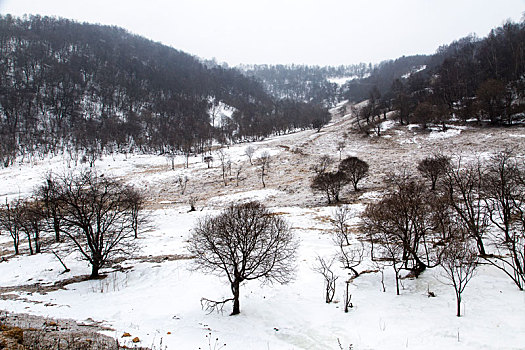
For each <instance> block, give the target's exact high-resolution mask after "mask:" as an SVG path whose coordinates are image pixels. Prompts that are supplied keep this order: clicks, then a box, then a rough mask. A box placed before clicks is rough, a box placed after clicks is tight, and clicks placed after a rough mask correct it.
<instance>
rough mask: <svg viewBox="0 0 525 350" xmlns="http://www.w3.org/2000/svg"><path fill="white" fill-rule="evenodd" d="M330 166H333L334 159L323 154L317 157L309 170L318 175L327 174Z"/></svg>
mask: <svg viewBox="0 0 525 350" xmlns="http://www.w3.org/2000/svg"><path fill="white" fill-rule="evenodd" d="M332 164H334V159H333V158H332V157H330V156H329V155H326V154H325V155H322V156H321V157H319V159H318V161H317V162H316V163H315V164H314V165H313V166H312V167H311V169H312V170H313V171H314V172H315V173H316V174H317V175H319V174H322V173H326V172H328V171H329V170H330V167H331V166H332Z"/></svg>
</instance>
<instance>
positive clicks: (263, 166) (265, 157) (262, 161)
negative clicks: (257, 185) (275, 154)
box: [255, 151, 272, 188]
mask: <svg viewBox="0 0 525 350" xmlns="http://www.w3.org/2000/svg"><path fill="white" fill-rule="evenodd" d="M271 161H272V157H271V156H270V153H269V152H268V151H264V152H263V153H262V154H261V155H260V156H259V158H257V160H256V161H255V162H256V164H257V166H258V167H259V171H260V174H261V182H262V185H263V188H264V187H266V183H265V182H264V178H265V177H266V176H268V171H269V170H270V164H271Z"/></svg>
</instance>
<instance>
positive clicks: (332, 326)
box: [0, 115, 525, 350]
mask: <svg viewBox="0 0 525 350" xmlns="http://www.w3.org/2000/svg"><path fill="white" fill-rule="evenodd" d="M352 122H353V121H352V120H351V119H350V116H349V115H347V116H345V117H338V118H334V120H333V121H332V123H331V124H330V125H328V126H327V127H325V128H324V129H322V130H321V132H318V133H317V132H315V131H311V130H309V131H303V132H298V133H295V134H290V135H286V136H281V137H275V138H272V139H269V140H265V141H262V142H258V143H252V144H237V145H232V146H230V147H228V148H225V149H223V151H224V153H225V154H226V155H227V158H229V160H230V161H231V167H232V173H231V175H230V174H228V176H227V185H226V186H225V185H224V183H223V179H222V172H221V165H220V162H219V159H218V157H217V154H215V153H214V154H212V155H213V157H214V161H213V163H211V167H210V168H208V166H207V164H206V163H205V162H204V161H203V158H202V157H201V156H194V157H191V158H190V161H189V167H188V168H185V167H184V164H185V161H186V160H185V158H184V157H183V156H181V157H180V158H177V159H176V160H175V169H174V170H172V169H171V161H170V160H168V159H166V158H164V157H162V156H147V155H127V156H124V155H113V156H106V157H104V158H103V159H102V160H99V161H97V162H96V165H95V166H96V171H97V173H98V174H104V175H105V176H110V175H111V176H115V177H118V178H120V179H122V180H123V181H124V182H126V183H129V184H133V185H135V186H136V187H137V188H138V189H141V190H143V191H144V192H145V193H146V195H147V208H146V211H147V214H148V217H149V219H150V221H151V225H152V228H151V229H149V230H148V231H147V232H143V233H142V234H141V235H140V237H139V238H138V244H139V246H140V251H139V252H138V253H137V254H136V255H135V256H133V257H130V258H129V259H127V260H125V261H122V262H120V263H119V264H117V265H115V266H113V267H110V268H107V269H104V270H103V271H102V272H103V273H105V274H106V275H107V277H106V278H105V279H101V280H85V279H83V278H80V277H81V276H85V275H88V274H89V272H90V268H89V266H88V264H87V263H86V262H84V261H80V260H79V259H78V258H79V256H78V253H77V252H76V251H74V250H71V249H69V248H67V247H65V246H56V245H55V244H50V245H46V246H44V247H43V250H44V253H41V254H38V255H34V256H29V255H27V254H26V253H27V252H26V251H25V249H26V248H25V247H26V244H25V242H22V245H21V247H22V248H23V254H22V255H20V256H13V255H12V254H13V251H12V248H11V246H12V244H11V241H10V237H9V236H8V235H6V234H2V235H1V236H0V242H1V244H0V249H1V254H2V256H3V258H4V260H3V261H2V262H0V299H1V300H0V309H4V310H8V311H10V312H19V313H31V314H36V315H41V316H44V317H50V318H72V319H75V320H78V321H85V320H87V319H92V320H95V321H97V322H101V324H102V325H104V326H107V327H109V328H111V329H113V331H105V333H106V334H109V335H111V336H114V337H117V338H119V341H120V342H121V343H122V342H124V343H126V345H128V346H130V347H132V346H134V344H132V343H131V340H127V339H131V338H121V336H122V334H124V333H126V332H127V333H130V334H131V336H132V337H138V338H139V339H140V342H139V343H138V344H139V345H140V346H154V347H156V348H157V349H158V348H159V347H160V346H161V345H162V347H163V348H164V347H166V348H167V349H199V348H201V349H208V348H209V345H208V338H207V336H208V337H210V334H211V338H212V347H211V349H215V348H214V347H213V344H214V343H215V339H218V341H217V344H218V346H217V347H216V348H217V349H218V348H221V346H222V344H226V345H225V346H224V349H253V350H259V349H261V350H263V349H264V350H267V349H320V350H324V349H340V346H341V347H342V348H343V349H348V348H352V349H406V348H409V349H523V347H524V344H525V343H524V340H523V335H524V334H525V312H524V310H525V293H524V292H520V291H518V290H517V288H516V287H515V285H513V284H512V283H511V281H510V280H509V279H508V278H507V277H506V276H505V275H503V274H502V273H501V272H499V271H496V270H495V269H493V268H491V267H490V266H486V265H483V266H482V267H480V268H479V270H478V273H477V275H476V276H475V277H474V278H473V279H472V281H471V282H470V284H469V285H468V286H467V288H466V290H465V292H464V295H463V299H464V302H463V310H464V315H463V316H462V317H460V318H458V317H456V316H455V295H454V290H453V288H451V287H450V286H448V285H446V284H445V283H443V281H444V278H443V277H442V272H441V271H440V269H439V268H434V269H429V270H427V271H425V272H424V273H423V274H422V276H421V277H420V278H418V279H403V280H402V290H401V295H399V296H396V295H395V281H394V276H393V273H392V272H391V269H388V268H387V269H385V270H384V273H385V277H384V278H385V286H386V292H383V291H382V286H381V274H380V273H379V272H378V271H377V268H376V267H375V266H374V265H373V264H372V263H371V262H370V261H368V260H367V261H366V262H365V263H364V265H362V266H360V268H359V269H360V271H364V270H370V271H368V272H367V273H364V274H362V275H361V276H359V277H358V278H356V279H355V280H353V281H352V283H351V284H350V293H351V294H352V303H353V305H354V307H353V308H352V309H351V310H350V312H348V313H344V312H343V308H344V306H343V305H342V302H343V294H344V288H345V287H344V286H345V281H346V280H348V278H349V275H348V272H347V271H345V270H342V269H337V273H338V275H339V279H338V280H337V287H336V297H335V300H336V302H335V303H332V304H326V303H325V301H324V285H323V279H322V276H321V275H319V274H318V273H316V272H314V271H313V269H312V268H313V266H314V264H315V261H316V257H317V256H318V255H319V256H325V257H328V256H333V255H335V253H336V247H335V245H334V243H333V240H332V235H331V233H330V223H329V218H330V216H331V215H332V213H333V210H334V207H327V206H326V204H325V198H324V197H322V196H321V195H319V194H313V193H312V192H311V190H310V181H311V178H312V176H313V173H312V171H311V170H310V167H311V166H312V165H313V164H315V163H316V162H317V160H318V157H319V156H320V155H322V154H330V155H332V156H333V157H334V158H336V159H338V158H339V151H338V150H337V144H338V142H339V141H342V140H345V144H346V147H345V148H344V149H343V150H342V156H343V157H344V156H347V155H354V156H358V157H359V158H361V159H364V160H366V161H367V162H368V163H369V164H370V172H371V174H372V175H371V176H370V177H369V178H368V179H366V180H365V181H364V182H363V185H362V188H363V191H362V192H359V193H358V194H354V193H353V192H351V191H350V189H348V191H346V192H344V193H343V194H342V197H343V200H345V201H347V202H348V203H349V205H350V207H351V210H352V213H353V214H354V216H355V217H354V219H353V220H352V223H353V224H355V226H354V228H355V229H356V232H358V230H357V224H358V222H359V219H358V214H359V213H360V212H361V211H362V210H363V209H364V207H365V204H366V203H368V202H370V201H373V200H375V199H377V198H378V196H379V195H380V193H381V191H382V189H383V176H384V175H385V174H387V173H389V172H390V171H392V170H396V169H415V167H416V164H417V161H418V160H419V159H422V158H424V157H426V156H428V155H430V154H432V153H433V152H434V151H436V150H440V151H442V152H443V153H445V154H451V155H452V154H456V155H459V154H461V155H462V156H463V157H465V158H475V157H478V156H481V157H487V156H488V155H489V154H491V153H493V152H495V151H499V150H501V149H503V148H506V147H507V148H512V149H514V150H515V151H516V153H517V154H518V155H521V156H522V155H524V154H525V144H524V143H523V137H524V136H525V129H523V128H514V129H497V128H492V129H485V130H474V129H469V128H454V127H453V126H450V129H449V131H448V132H447V133H439V132H432V133H428V132H422V131H420V130H419V129H417V128H406V127H399V126H397V125H393V124H392V123H389V124H385V125H384V128H383V136H382V137H380V138H377V137H363V136H362V135H359V134H356V133H352V132H351V130H350V128H351V125H352ZM247 146H252V147H254V148H255V149H256V151H255V155H254V159H255V158H257V157H258V156H260V155H261V154H262V153H263V152H268V153H269V154H270V155H271V157H272V163H271V168H270V172H269V175H268V178H267V180H266V188H262V185H261V181H260V177H259V170H258V168H257V167H256V166H255V165H250V162H249V160H248V157H247V156H246V155H245V149H246V147H247ZM241 165H242V169H243V170H242V171H241V175H242V176H241V177H240V181H237V178H236V170H237V169H239V168H240V167H241ZM81 167H82V165H79V166H77V167H73V168H74V170H75V171H79V169H80V168H81ZM69 170H71V169H69V168H68V167H67V162H66V161H65V160H63V159H62V158H61V157H56V158H53V159H44V160H33V161H32V162H31V163H27V162H26V163H22V164H17V165H16V166H13V167H11V168H6V169H2V170H0V197H1V198H0V200H1V201H2V202H5V199H6V198H7V199H8V200H11V199H14V198H16V197H18V196H21V197H25V196H29V195H30V194H31V192H32V190H33V188H34V187H35V186H37V185H38V184H39V183H41V182H42V181H43V176H44V175H45V174H46V173H47V172H49V171H53V172H55V173H63V172H65V171H69ZM186 176H187V177H188V184H187V188H186V189H185V191H184V194H182V189H181V188H180V187H179V185H178V178H179V177H186ZM190 197H195V198H197V211H195V212H188V210H189V205H188V200H189V198H190ZM253 199H256V200H260V201H261V202H263V203H265V204H266V205H267V206H268V207H269V208H270V209H271V210H272V211H274V212H278V213H280V214H281V215H283V217H284V218H285V219H286V220H287V221H288V222H289V223H290V226H291V227H292V230H293V232H294V234H295V235H296V236H297V238H298V239H299V242H300V246H299V251H298V258H297V272H296V276H295V279H294V280H293V281H292V282H291V283H289V284H286V285H261V284H259V283H258V282H257V281H250V282H248V283H245V284H243V285H242V286H241V314H240V315H238V316H233V317H232V316H228V313H229V311H230V306H226V308H225V312H224V314H220V313H211V314H209V313H207V312H206V311H204V310H202V308H201V303H200V299H201V298H202V297H207V298H210V299H220V298H223V297H229V295H230V293H231V292H230V287H229V285H228V283H227V281H226V280H225V279H221V278H218V277H217V276H214V275H206V274H204V273H202V272H198V271H195V270H194V269H193V268H192V267H193V264H192V259H191V257H190V256H189V255H188V252H187V250H186V244H187V243H186V241H187V239H188V237H189V234H190V232H191V230H192V228H193V226H194V225H195V222H196V220H198V219H199V218H202V217H204V216H206V215H215V214H217V213H218V212H220V210H221V209H222V208H224V207H226V206H227V205H229V204H230V203H231V202H235V201H243V200H253ZM52 249H53V250H54V251H55V252H57V254H59V256H61V258H62V259H63V260H64V262H65V263H66V265H67V266H68V268H69V269H70V271H69V272H67V273H62V272H63V267H62V266H61V264H60V262H59V261H58V260H57V259H56V257H55V256H54V255H53V254H52V252H51V250H52ZM74 278H78V279H77V281H76V282H74V281H73V280H70V279H74ZM66 280H70V281H69V283H64V285H63V286H62V285H60V286H56V285H54V283H55V282H57V281H66ZM428 291H432V292H434V293H435V295H436V297H433V298H429V297H428Z"/></svg>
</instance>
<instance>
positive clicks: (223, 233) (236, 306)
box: [188, 202, 297, 315]
mask: <svg viewBox="0 0 525 350" xmlns="http://www.w3.org/2000/svg"><path fill="white" fill-rule="evenodd" d="M296 249H297V242H296V240H295V238H294V236H293V234H292V232H291V231H290V229H289V227H288V224H287V223H286V222H285V221H284V220H283V219H282V218H280V217H279V216H277V215H274V214H272V213H270V212H269V211H268V209H267V208H266V207H265V206H264V205H262V204H260V203H258V202H249V203H244V204H237V205H231V206H230V207H228V208H227V209H225V210H224V211H223V212H222V213H221V214H219V215H218V216H215V217H207V218H205V219H203V220H201V221H199V222H198V223H197V225H196V226H195V228H194V230H193V234H192V236H191V238H190V239H189V244H188V250H189V252H190V253H191V254H192V255H193V256H194V257H195V264H196V268H198V269H202V270H204V271H207V272H211V273H218V274H219V275H224V276H226V277H227V278H228V281H229V282H230V287H231V292H232V294H233V297H232V298H230V299H226V300H224V301H222V302H213V301H210V302H211V305H212V306H217V305H220V304H222V305H224V303H225V302H228V301H233V311H232V313H231V314H232V315H236V314H239V313H240V302H239V295H240V284H241V283H242V282H244V281H250V280H256V279H260V280H263V281H269V282H277V283H287V282H289V281H290V280H291V278H292V274H293V271H294V260H295V254H296Z"/></svg>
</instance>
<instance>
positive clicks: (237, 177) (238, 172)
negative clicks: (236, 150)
mask: <svg viewBox="0 0 525 350" xmlns="http://www.w3.org/2000/svg"><path fill="white" fill-rule="evenodd" d="M243 172H244V164H243V163H241V164H239V166H238V167H237V169H235V186H237V187H239V183H240V182H242V181H244V180H245V179H246V177H244V176H242V174H243Z"/></svg>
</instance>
